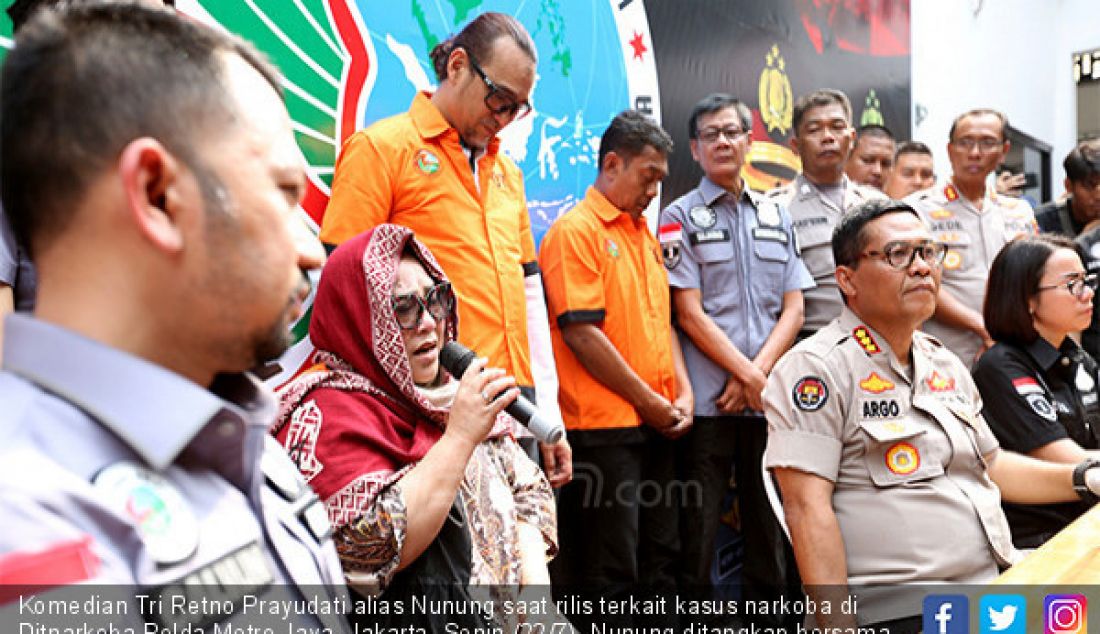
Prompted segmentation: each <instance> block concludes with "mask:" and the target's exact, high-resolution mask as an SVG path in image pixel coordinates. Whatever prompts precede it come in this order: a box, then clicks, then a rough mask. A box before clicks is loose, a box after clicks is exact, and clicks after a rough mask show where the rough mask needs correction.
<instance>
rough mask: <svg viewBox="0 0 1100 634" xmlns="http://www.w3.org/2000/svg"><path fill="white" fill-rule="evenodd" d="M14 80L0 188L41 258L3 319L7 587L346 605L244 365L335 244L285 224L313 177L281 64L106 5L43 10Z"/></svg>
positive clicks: (234, 614) (229, 618) (275, 343)
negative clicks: (299, 235) (24, 310)
mask: <svg viewBox="0 0 1100 634" xmlns="http://www.w3.org/2000/svg"><path fill="white" fill-rule="evenodd" d="M0 81H2V86H0V95H2V98H0V156H2V157H3V161H2V171H0V185H2V188H3V189H2V193H3V205H4V209H5V210H6V211H7V213H8V214H9V217H10V219H11V221H12V226H13V228H14V229H15V231H16V233H17V235H18V236H19V237H20V239H21V240H22V241H23V243H24V244H26V245H28V246H29V248H30V251H31V255H32V257H33V258H34V260H35V264H36V265H37V267H38V274H39V287H38V303H37V307H36V309H35V313H34V317H30V316H27V315H20V314H16V315H11V316H9V317H8V318H7V322H6V331H7V333H8V334H9V338H8V340H7V345H6V346H5V350H4V360H3V372H0V403H3V404H4V405H3V408H2V410H0V433H2V435H3V438H4V439H5V440H4V443H3V446H2V448H0V464H2V465H3V468H2V471H0V517H3V518H4V529H3V531H0V586H8V589H9V590H10V589H11V586H12V585H13V584H36V585H38V586H39V587H38V588H36V589H35V593H36V594H37V593H39V592H41V591H42V590H43V587H44V588H61V587H64V586H69V585H71V584H77V583H93V584H126V585H127V586H131V587H132V588H134V589H136V591H137V593H139V594H146V593H149V594H151V595H152V596H156V595H158V594H162V593H163V594H166V595H179V594H183V595H185V596H187V597H188V598H191V599H198V598H207V599H217V600H218V601H219V602H222V603H221V604H220V605H221V606H223V607H224V606H227V605H228V606H233V609H232V610H229V613H224V612H222V611H219V610H215V611H206V610H186V611H184V612H183V613H180V612H175V611H172V610H170V609H169V607H168V606H169V601H168V599H167V598H166V599H165V601H164V603H163V605H162V606H161V607H160V608H158V607H157V605H156V604H151V605H150V604H147V605H146V606H145V608H146V609H139V606H138V605H136V604H137V601H134V604H135V605H133V606H132V607H131V608H130V609H128V610H127V611H126V614H124V615H117V616H115V617H113V622H114V623H115V625H116V626H119V627H121V625H122V624H124V623H125V624H127V625H130V623H128V621H129V620H130V619H141V618H143V617H144V619H145V620H146V621H149V622H154V623H156V624H157V625H158V626H159V627H160V628H161V629H172V628H173V627H175V628H176V629H178V630H181V631H182V630H183V629H184V628H186V627H188V626H195V627H199V628H201V627H205V626H208V625H210V624H212V623H214V622H218V621H221V622H227V623H228V622H231V623H234V624H242V625H243V624H248V623H253V622H255V621H254V617H253V616H252V615H253V614H255V611H253V612H252V614H249V613H242V606H243V605H245V604H246V603H245V602H246V601H248V599H249V597H253V598H254V597H259V598H260V599H263V598H264V597H274V596H276V595H278V596H281V597H282V598H291V599H294V598H298V599H300V598H303V597H304V598H311V597H318V598H319V599H321V600H322V602H328V603H329V604H336V603H339V602H340V600H341V598H342V597H343V596H344V595H343V589H342V573H341V571H340V567H339V562H338V560H337V559H336V553H335V551H334V549H333V547H332V543H331V538H330V532H331V530H330V528H329V526H328V521H327V517H326V515H325V511H324V510H323V506H322V505H321V504H320V503H319V501H318V500H317V499H316V497H315V496H314V495H313V494H312V493H311V492H310V490H309V488H308V486H307V485H305V483H304V482H303V481H302V479H301V478H300V476H299V475H298V471H297V469H296V468H295V467H294V465H293V463H292V462H291V461H290V460H289V458H288V457H287V456H286V454H285V453H283V452H282V450H281V448H280V447H279V446H278V444H277V443H275V442H274V441H273V440H272V439H271V438H270V437H268V435H267V426H268V424H269V423H270V422H271V420H272V418H273V416H274V413H275V410H276V402H275V400H274V398H273V397H272V396H271V394H270V393H269V392H268V390H267V389H266V388H265V387H264V386H263V385H262V384H260V383H259V382H258V381H257V380H256V379H255V378H253V377H252V376H250V375H249V374H247V373H246V370H247V369H248V368H250V367H253V366H254V365H256V364H258V363H260V362H262V361H264V360H267V359H270V358H273V357H274V356H276V355H278V354H280V353H281V352H282V351H283V350H284V349H285V347H286V345H287V343H288V336H289V335H288V327H289V325H290V323H291V322H292V321H293V320H294V319H296V318H297V317H298V315H299V314H300V312H301V303H302V300H303V299H304V298H305V296H306V292H307V291H308V282H306V281H305V279H306V278H305V276H304V274H303V270H304V269H307V268H315V267H317V266H319V265H320V264H321V260H322V256H319V254H318V252H317V251H316V250H313V251H309V249H310V248H312V247H314V246H316V245H310V244H308V243H305V242H296V240H295V239H294V237H293V236H292V233H291V229H290V226H291V225H290V224H289V223H290V222H291V221H292V218H293V216H294V213H295V209H296V207H297V205H298V202H299V200H300V199H301V196H302V194H303V192H304V188H305V174H304V171H303V165H302V162H301V158H300V155H299V153H298V150H297V147H296V145H295V142H294V137H293V134H292V132H291V127H290V118H289V116H288V114H287V111H286V108H285V107H284V106H283V103H282V100H281V97H280V93H279V89H278V76H277V74H276V73H275V71H274V70H273V69H272V68H271V67H270V66H269V65H268V64H267V63H266V62H265V61H264V60H263V59H261V58H260V56H259V54H258V53H257V52H256V51H255V50H254V49H253V48H252V47H251V46H249V45H247V44H245V43H244V42H243V41H241V40H239V39H236V38H233V37H231V36H226V35H222V34H218V33H215V32H214V31H212V30H210V29H207V28H206V27H203V26H199V25H197V24H195V23H192V22H190V21H187V20H183V19H180V18H178V17H177V16H176V15H175V14H174V13H172V12H170V11H166V10H163V9H157V8H145V7H141V6H139V5H136V4H124V3H113V4H86V5H83V6H77V7H72V8H70V9H68V10H66V11H62V12H56V11H47V12H45V13H42V14H39V15H38V16H37V17H36V18H35V19H33V20H32V21H31V22H29V23H28V24H27V25H26V26H25V27H24V28H23V29H22V31H21V32H20V34H19V37H18V39H17V40H16V45H15V47H14V49H13V50H12V52H11V54H10V56H9V57H8V58H7V60H6V62H5V65H4V68H3V75H2V79H0ZM318 248H319V247H318ZM2 589H3V588H2V587H0V590H2ZM133 595H134V592H133V591H131V592H130V596H131V598H132V597H133ZM6 599H7V600H8V601H12V602H14V598H13V597H12V596H11V593H10V592H9V593H8V596H7V597H6ZM321 609H322V610H323V608H321ZM143 613H144V614H143ZM9 616H10V612H9ZM85 616H86V615H85ZM279 620H281V619H279ZM289 621H290V622H291V623H295V624H297V625H301V626H312V627H320V626H322V625H323V626H325V627H328V628H332V629H333V631H342V627H343V626H342V618H341V617H340V616H339V615H327V614H320V615H318V614H311V613H306V614H290V615H289ZM282 627H284V628H285V627H286V625H285V624H284V625H283V626H282ZM0 629H3V630H4V631H8V626H0ZM12 631H14V630H12ZM146 631H148V630H146ZM158 631H159V630H158Z"/></svg>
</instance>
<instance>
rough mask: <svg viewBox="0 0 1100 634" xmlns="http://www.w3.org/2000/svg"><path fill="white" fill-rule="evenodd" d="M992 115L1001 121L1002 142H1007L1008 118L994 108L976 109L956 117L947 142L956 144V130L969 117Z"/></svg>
mask: <svg viewBox="0 0 1100 634" xmlns="http://www.w3.org/2000/svg"><path fill="white" fill-rule="evenodd" d="M986 114H991V115H993V116H994V117H997V118H998V119H1000V120H1001V140H1002V141H1004V140H1005V132H1006V131H1007V130H1008V117H1006V116H1005V113H1003V112H1001V111H1000V110H994V109H993V108H974V109H973V110H967V111H966V112H964V113H962V114H960V115H959V116H957V117H955V120H954V121H952V122H951V129H950V130H948V131H947V140H948V141H951V142H952V143H954V141H955V129H956V128H958V127H959V123H960V122H962V120H963V119H965V118H967V117H980V116H982V115H986Z"/></svg>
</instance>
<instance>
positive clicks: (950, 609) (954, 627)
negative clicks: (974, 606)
mask: <svg viewBox="0 0 1100 634" xmlns="http://www.w3.org/2000/svg"><path fill="white" fill-rule="evenodd" d="M969 632H970V602H969V600H968V599H967V598H966V597H965V596H964V595H961V594H931V595H928V596H927V597H924V634H969Z"/></svg>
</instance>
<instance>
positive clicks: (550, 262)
mask: <svg viewBox="0 0 1100 634" xmlns="http://www.w3.org/2000/svg"><path fill="white" fill-rule="evenodd" d="M559 222H560V220H559ZM602 243H603V234H602V233H599V232H595V231H585V230H584V227H582V226H579V225H574V224H573V223H568V222H567V223H564V224H563V225H562V226H560V227H551V229H550V231H549V232H547V234H546V237H545V238H544V239H543V241H542V250H541V255H540V258H539V262H540V263H541V268H542V279H543V282H544V283H545V284H546V300H547V304H548V308H549V311H550V316H551V318H553V319H554V320H556V322H557V324H558V326H559V327H561V326H567V325H569V324H572V323H602V322H603V320H604V316H605V315H606V310H605V308H606V302H605V298H604V286H603V276H602V274H601V270H602V268H603V262H602V259H603V258H602V255H603V254H602V252H601V250H600V245H601V244H602Z"/></svg>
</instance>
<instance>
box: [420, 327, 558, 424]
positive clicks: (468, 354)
mask: <svg viewBox="0 0 1100 634" xmlns="http://www.w3.org/2000/svg"><path fill="white" fill-rule="evenodd" d="M476 358H477V354H476V353H474V351H473V350H470V349H469V348H467V347H466V346H464V345H462V344H461V343H459V342H457V341H448V342H447V343H445V344H443V350H441V351H440V352H439V362H440V363H442V364H443V367H445V368H447V371H448V372H450V373H451V376H453V377H455V378H456V379H458V378H461V377H462V375H463V374H465V373H466V368H468V367H469V366H470V362H471V361H473V360H474V359H476ZM504 411H506V412H508V415H509V416H511V417H512V418H514V419H516V420H518V421H519V422H520V423H522V424H523V426H524V427H526V428H527V429H529V430H531V434H532V435H534V437H535V438H538V439H539V440H540V441H541V442H544V443H547V444H551V445H552V444H554V443H556V442H558V441H559V440H561V437H562V434H564V433H565V429H563V428H562V426H561V425H559V424H557V423H552V422H550V421H548V420H546V419H545V418H543V417H542V416H541V415H540V414H539V411H538V410H537V409H536V408H535V404H534V403H532V402H531V401H529V400H527V399H526V398H524V396H523V395H522V394H520V395H519V396H517V397H516V400H514V401H512V402H511V404H509V405H508V407H505V408H504Z"/></svg>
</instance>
